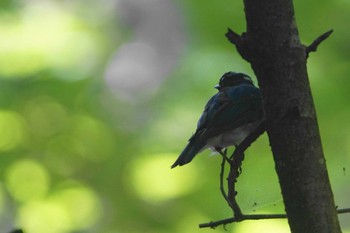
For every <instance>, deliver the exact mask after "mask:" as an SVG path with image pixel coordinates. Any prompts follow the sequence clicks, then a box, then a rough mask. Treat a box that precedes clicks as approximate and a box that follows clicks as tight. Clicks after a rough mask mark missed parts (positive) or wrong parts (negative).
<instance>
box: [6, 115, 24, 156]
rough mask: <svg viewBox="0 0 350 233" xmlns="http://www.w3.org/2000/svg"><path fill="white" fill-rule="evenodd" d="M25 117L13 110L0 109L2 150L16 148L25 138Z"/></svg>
mask: <svg viewBox="0 0 350 233" xmlns="http://www.w3.org/2000/svg"><path fill="white" fill-rule="evenodd" d="M24 126H25V125H24V121H23V118H22V117H21V116H20V115H19V114H17V113H16V112H13V111H0V132H1V133H0V151H8V150H11V149H14V148H16V147H17V146H18V145H19V144H20V143H21V142H22V141H23V139H24V133H25V129H24Z"/></svg>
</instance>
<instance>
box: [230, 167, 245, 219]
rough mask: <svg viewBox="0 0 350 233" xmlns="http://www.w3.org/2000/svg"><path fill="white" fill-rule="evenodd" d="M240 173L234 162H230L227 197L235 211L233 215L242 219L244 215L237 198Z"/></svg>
mask: <svg viewBox="0 0 350 233" xmlns="http://www.w3.org/2000/svg"><path fill="white" fill-rule="evenodd" d="M238 175H239V172H238V170H237V168H236V167H235V166H234V164H233V163H230V172H229V174H228V177H227V189H228V193H227V198H228V201H229V204H230V207H231V208H232V211H233V216H234V217H235V218H236V219H240V218H241V217H242V215H243V214H242V211H241V208H240V207H239V205H238V202H237V200H236V195H237V191H236V182H237V177H238Z"/></svg>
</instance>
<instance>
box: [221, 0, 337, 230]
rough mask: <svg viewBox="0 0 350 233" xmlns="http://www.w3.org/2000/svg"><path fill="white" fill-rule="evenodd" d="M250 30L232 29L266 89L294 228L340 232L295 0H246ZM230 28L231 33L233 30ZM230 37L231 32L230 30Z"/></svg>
mask: <svg viewBox="0 0 350 233" xmlns="http://www.w3.org/2000/svg"><path fill="white" fill-rule="evenodd" d="M244 5H245V13H246V20H247V32H246V33H244V34H243V35H242V36H241V37H240V36H239V35H237V34H235V33H234V32H231V38H229V39H230V40H231V42H233V43H234V44H235V45H236V47H237V50H238V51H239V53H240V54H241V55H242V57H243V58H245V59H246V60H247V61H249V62H250V63H251V66H252V68H253V70H254V72H255V74H256V76H257V78H258V81H259V86H260V88H261V90H262V95H263V100H264V108H265V114H266V128H267V133H268V136H269V140H270V145H271V148H272V152H273V156H274V160H275V168H276V171H277V174H278V177H279V182H280V186H281V190H282V194H283V199H284V204H285V208H286V213H287V216H288V221H289V225H290V228H291V231H292V232H293V233H316V232H317V233H331V232H332V233H339V232H341V230H340V226H339V222H338V218H337V213H336V208H335V204H334V200H333V193H332V190H331V186H330V182H329V178H328V173H327V169H326V164H325V159H324V155H323V150H322V145H321V139H320V134H319V129H318V124H317V118H316V113H315V108H314V103H313V99H312V95H311V90H310V85H309V81H308V75H307V68H306V59H307V52H306V51H305V46H303V45H302V44H301V42H300V40H299V36H298V30H297V26H296V23H295V19H294V9H293V3H292V0H270V1H261V0H244ZM229 33H230V32H229ZM228 37H230V35H228Z"/></svg>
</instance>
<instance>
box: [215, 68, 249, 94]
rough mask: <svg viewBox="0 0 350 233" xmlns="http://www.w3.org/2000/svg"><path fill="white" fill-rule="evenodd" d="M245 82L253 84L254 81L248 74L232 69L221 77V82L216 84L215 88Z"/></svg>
mask: <svg viewBox="0 0 350 233" xmlns="http://www.w3.org/2000/svg"><path fill="white" fill-rule="evenodd" d="M243 83H245V84H251V85H253V81H252V79H251V78H250V77H249V76H248V75H246V74H243V73H235V72H232V71H230V72H227V73H225V74H224V75H223V76H222V77H221V78H220V81H219V84H218V85H216V86H215V88H216V89H218V90H220V89H222V88H225V87H233V86H238V85H240V84H243Z"/></svg>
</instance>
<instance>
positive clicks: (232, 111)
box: [171, 72, 264, 168]
mask: <svg viewBox="0 0 350 233" xmlns="http://www.w3.org/2000/svg"><path fill="white" fill-rule="evenodd" d="M215 88H216V89H218V93H216V94H215V95H214V96H213V97H211V98H210V100H209V101H208V103H207V104H206V106H205V108H204V112H203V113H202V116H201V117H200V119H199V121H198V123H197V130H196V132H195V133H194V134H193V136H192V137H191V138H190V139H189V143H188V144H187V146H186V147H185V149H184V150H183V151H182V153H181V154H180V156H179V157H178V159H177V160H176V161H175V163H174V164H173V165H172V166H171V168H174V167H176V166H178V165H179V166H182V165H185V164H187V163H189V162H191V161H192V159H193V158H194V157H195V156H196V154H198V153H199V152H201V151H203V150H204V149H206V148H210V149H212V150H214V151H218V150H221V149H222V148H226V147H228V146H232V145H234V146H238V145H239V144H240V143H241V142H242V141H243V140H244V139H245V138H246V137H247V136H248V135H249V134H250V133H251V132H252V131H253V130H254V129H255V128H256V127H257V126H258V125H259V124H260V123H261V122H262V121H263V119H264V114H263V108H262V99H261V94H260V89H259V88H257V87H255V86H254V84H253V81H252V80H251V78H250V77H249V76H248V75H246V74H243V73H235V72H227V73H225V74H224V75H223V76H222V77H221V78H220V81H219V84H218V85H216V86H215Z"/></svg>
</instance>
